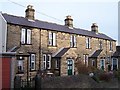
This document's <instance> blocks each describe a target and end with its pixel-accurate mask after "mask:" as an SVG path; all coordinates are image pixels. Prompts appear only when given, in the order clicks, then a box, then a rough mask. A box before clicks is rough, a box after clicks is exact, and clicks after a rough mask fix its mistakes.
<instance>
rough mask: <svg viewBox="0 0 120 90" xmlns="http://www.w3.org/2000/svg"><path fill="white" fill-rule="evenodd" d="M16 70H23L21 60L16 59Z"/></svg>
mask: <svg viewBox="0 0 120 90" xmlns="http://www.w3.org/2000/svg"><path fill="white" fill-rule="evenodd" d="M17 66H18V72H21V71H23V60H18V65H17Z"/></svg>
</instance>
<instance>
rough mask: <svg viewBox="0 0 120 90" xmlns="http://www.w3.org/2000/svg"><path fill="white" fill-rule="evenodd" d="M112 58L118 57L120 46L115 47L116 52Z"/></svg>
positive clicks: (119, 55)
mask: <svg viewBox="0 0 120 90" xmlns="http://www.w3.org/2000/svg"><path fill="white" fill-rule="evenodd" d="M112 57H120V46H117V47H116V51H115V52H114V53H113V56H112Z"/></svg>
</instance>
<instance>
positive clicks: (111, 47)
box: [109, 41, 113, 51]
mask: <svg viewBox="0 0 120 90" xmlns="http://www.w3.org/2000/svg"><path fill="white" fill-rule="evenodd" d="M109 47H110V50H111V51H112V49H113V46H112V42H111V41H110V46H109Z"/></svg>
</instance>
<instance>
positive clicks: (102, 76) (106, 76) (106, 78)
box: [99, 72, 113, 82]
mask: <svg viewBox="0 0 120 90" xmlns="http://www.w3.org/2000/svg"><path fill="white" fill-rule="evenodd" d="M112 78H113V74H112V73H111V72H105V73H103V74H100V76H99V79H100V80H102V81H107V82H108V81H110V80H111V79H112Z"/></svg>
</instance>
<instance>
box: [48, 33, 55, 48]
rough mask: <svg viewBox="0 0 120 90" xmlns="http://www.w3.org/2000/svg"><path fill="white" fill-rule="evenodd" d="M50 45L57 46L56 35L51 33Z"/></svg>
mask: <svg viewBox="0 0 120 90" xmlns="http://www.w3.org/2000/svg"><path fill="white" fill-rule="evenodd" d="M49 45H50V46H56V33H53V32H49Z"/></svg>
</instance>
